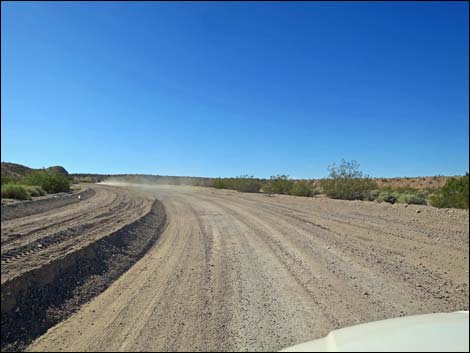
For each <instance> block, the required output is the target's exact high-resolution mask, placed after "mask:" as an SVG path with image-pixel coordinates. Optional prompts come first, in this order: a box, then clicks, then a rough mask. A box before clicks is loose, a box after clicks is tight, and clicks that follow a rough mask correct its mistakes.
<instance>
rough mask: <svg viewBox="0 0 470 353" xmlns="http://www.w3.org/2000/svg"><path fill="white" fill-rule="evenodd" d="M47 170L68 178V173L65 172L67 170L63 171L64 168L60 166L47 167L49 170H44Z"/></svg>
mask: <svg viewBox="0 0 470 353" xmlns="http://www.w3.org/2000/svg"><path fill="white" fill-rule="evenodd" d="M46 169H47V170H52V171H53V172H56V173H59V174H62V175H64V176H68V175H69V172H67V170H65V168H64V167H61V166H60V165H55V166H53V167H49V168H46Z"/></svg>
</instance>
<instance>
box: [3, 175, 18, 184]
mask: <svg viewBox="0 0 470 353" xmlns="http://www.w3.org/2000/svg"><path fill="white" fill-rule="evenodd" d="M16 181H17V179H16V178H15V177H12V176H10V175H2V185H3V184H15V183H16Z"/></svg>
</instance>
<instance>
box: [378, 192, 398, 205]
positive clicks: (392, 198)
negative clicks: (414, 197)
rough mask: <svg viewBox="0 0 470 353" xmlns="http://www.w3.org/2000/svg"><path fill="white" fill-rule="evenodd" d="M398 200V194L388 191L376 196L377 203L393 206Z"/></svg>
mask: <svg viewBox="0 0 470 353" xmlns="http://www.w3.org/2000/svg"><path fill="white" fill-rule="evenodd" d="M397 200H398V193H396V192H393V191H388V190H382V191H380V193H379V194H378V195H377V201H378V202H388V203H391V204H394V203H395V202H397Z"/></svg>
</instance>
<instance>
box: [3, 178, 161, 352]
mask: <svg viewBox="0 0 470 353" xmlns="http://www.w3.org/2000/svg"><path fill="white" fill-rule="evenodd" d="M90 187H91V188H92V191H93V192H92V193H90V194H89V195H88V196H89V197H88V198H85V199H81V201H80V202H79V203H73V204H67V205H66V206H60V207H54V206H57V205H58V204H57V203H46V204H42V205H41V206H40V207H44V205H48V206H50V209H48V210H47V211H45V212H42V213H35V214H34V215H32V216H29V217H21V218H16V217H15V218H14V219H12V220H9V221H5V222H3V221H2V254H1V261H2V282H1V283H2V298H1V300H2V303H1V304H2V305H1V307H2V315H1V325H2V326H1V330H2V331H1V338H2V351H4V350H18V349H22V348H24V346H25V345H26V344H27V343H29V342H30V341H31V340H32V339H34V338H35V337H37V336H38V335H40V334H42V333H44V332H45V331H46V330H47V329H48V328H49V327H51V326H53V325H54V324H56V323H57V322H59V321H61V320H63V319H65V318H67V317H68V316H69V315H70V314H71V313H72V312H73V311H75V310H77V309H78V308H79V307H80V305H82V304H83V303H85V302H86V301H88V300H90V299H91V298H93V297H94V296H96V295H97V294H99V293H101V292H102V291H103V290H104V289H106V288H107V287H108V286H109V285H110V283H112V282H113V281H114V280H115V279H116V278H118V277H119V276H120V275H121V274H122V273H124V272H125V271H126V270H127V269H128V268H129V267H130V266H132V264H134V263H135V262H136V261H137V260H138V259H139V258H140V257H141V256H142V255H143V254H144V253H145V252H146V251H147V250H148V249H149V248H150V247H151V246H152V245H153V244H154V243H155V241H156V240H157V239H158V236H159V235H160V233H161V231H162V230H163V228H164V226H165V224H166V215H165V210H164V207H163V205H162V204H161V203H160V202H159V201H156V200H155V201H154V200H153V199H152V198H148V197H146V196H145V195H142V194H141V193H138V192H133V191H125V190H119V189H114V188H109V187H103V186H94V185H93V186H90ZM92 194H93V195H94V196H91V195H92Z"/></svg>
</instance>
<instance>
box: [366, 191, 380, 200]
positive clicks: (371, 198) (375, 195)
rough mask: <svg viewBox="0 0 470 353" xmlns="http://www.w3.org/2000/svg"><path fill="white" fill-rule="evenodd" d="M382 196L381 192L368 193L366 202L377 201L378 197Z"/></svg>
mask: <svg viewBox="0 0 470 353" xmlns="http://www.w3.org/2000/svg"><path fill="white" fill-rule="evenodd" d="M379 194H380V190H372V191H370V192H369V193H367V195H366V197H365V200H367V201H374V200H376V199H377V197H378V196H379Z"/></svg>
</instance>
